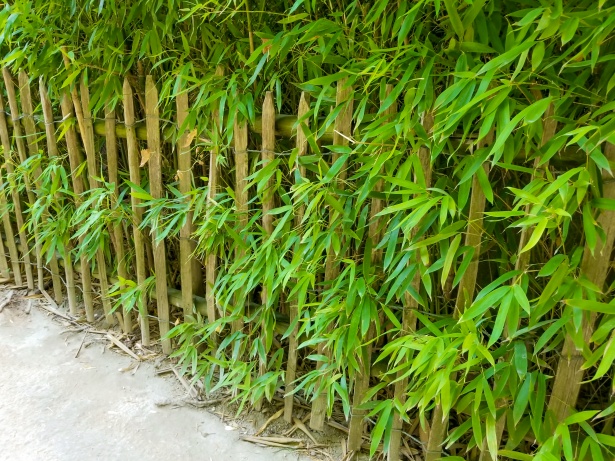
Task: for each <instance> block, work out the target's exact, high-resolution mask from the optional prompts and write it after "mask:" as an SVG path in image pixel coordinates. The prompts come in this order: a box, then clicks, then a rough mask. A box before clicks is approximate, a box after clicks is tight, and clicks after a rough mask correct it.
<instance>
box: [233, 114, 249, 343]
mask: <svg viewBox="0 0 615 461" xmlns="http://www.w3.org/2000/svg"><path fill="white" fill-rule="evenodd" d="M238 116H239V114H238V113H237V114H235V124H234V127H233V146H234V148H235V175H236V180H237V184H242V186H241V187H242V190H239V187H237V188H236V192H235V197H236V199H237V202H236V203H237V206H238V208H237V210H238V214H239V209H240V208H241V213H240V214H239V220H240V223H241V226H242V227H244V228H245V227H246V226H247V225H248V214H247V207H246V203H247V191H245V177H246V176H247V174H248V124H247V122H245V121H243V122H238V121H237V117H238ZM244 254H245V251H244V249H243V248H242V247H241V246H239V245H238V246H237V247H236V248H235V255H236V259H237V260H240V259H241V258H243V257H244ZM235 304H236V306H237V307H238V308H239V318H238V319H237V320H235V321H233V324H232V329H233V332H237V331H242V330H243V317H244V314H245V302H243V301H242V300H240V299H237V300H236V303H235Z"/></svg>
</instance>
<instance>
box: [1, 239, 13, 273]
mask: <svg viewBox="0 0 615 461" xmlns="http://www.w3.org/2000/svg"><path fill="white" fill-rule="evenodd" d="M0 275H1V276H2V278H4V279H8V278H10V277H11V271H10V270H9V262H8V259H7V258H6V250H5V249H4V239H2V238H0Z"/></svg>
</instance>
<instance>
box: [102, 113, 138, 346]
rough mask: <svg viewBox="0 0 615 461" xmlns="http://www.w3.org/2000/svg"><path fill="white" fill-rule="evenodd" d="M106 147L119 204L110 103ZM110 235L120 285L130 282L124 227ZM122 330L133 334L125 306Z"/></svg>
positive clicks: (114, 139) (130, 319)
mask: <svg viewBox="0 0 615 461" xmlns="http://www.w3.org/2000/svg"><path fill="white" fill-rule="evenodd" d="M105 126H106V134H105V147H106V151H107V171H108V172H109V183H111V184H114V188H113V201H114V202H115V203H118V202H119V187H120V183H119V180H118V171H117V164H118V160H117V137H116V135H115V109H114V108H113V107H112V106H111V103H110V102H107V104H106V105H105ZM109 235H113V244H114V245H115V252H116V258H115V260H116V261H117V275H118V276H119V277H120V283H123V282H121V281H122V280H128V269H127V268H126V251H125V249H124V232H123V231H122V226H120V225H116V226H112V229H109ZM121 324H122V328H123V330H124V333H126V334H129V333H132V329H133V326H132V312H130V310H129V309H128V308H127V307H126V306H125V305H124V306H122V322H121Z"/></svg>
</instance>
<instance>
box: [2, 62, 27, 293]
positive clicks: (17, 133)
mask: <svg viewBox="0 0 615 461" xmlns="http://www.w3.org/2000/svg"><path fill="white" fill-rule="evenodd" d="M2 76H3V78H4V82H5V85H6V91H7V96H8V100H9V106H10V109H11V119H12V121H13V134H14V138H15V143H16V145H17V150H18V154H19V162H20V163H23V162H24V161H25V160H26V152H25V147H24V144H23V135H22V132H21V126H20V124H19V109H18V108H17V100H16V98H15V88H14V86H13V80H12V77H11V75H10V74H9V72H8V70H7V69H6V68H2ZM1 110H2V112H3V113H2V119H3V125H4V126H3V127H2V129H3V130H4V132H5V133H4V134H5V135H6V140H4V139H3V141H2V144H3V146H4V151H5V152H6V155H7V158H6V160H7V162H6V169H7V171H8V173H9V177H10V175H12V174H13V171H14V169H13V159H12V156H11V142H10V136H9V132H8V127H7V125H6V118H5V116H4V112H5V108H4V104H3V107H2V108H1ZM9 157H11V158H9ZM24 183H25V184H26V190H27V192H28V201H29V202H30V203H34V200H33V198H34V195H33V194H32V191H31V187H30V181H29V179H28V178H27V177H24ZM10 187H11V191H14V193H12V197H13V202H14V205H15V207H16V208H15V217H16V219H17V227H18V229H19V240H20V241H21V245H22V248H23V259H24V266H25V269H26V283H27V285H28V289H30V290H33V289H34V275H33V273H32V263H31V262H30V250H29V247H28V239H27V237H26V234H25V230H24V219H23V213H22V209H21V202H20V199H19V194H18V193H17V188H16V186H15V184H10ZM17 207H18V208H19V210H17Z"/></svg>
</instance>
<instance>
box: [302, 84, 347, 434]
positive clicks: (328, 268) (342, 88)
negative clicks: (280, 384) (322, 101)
mask: <svg viewBox="0 0 615 461" xmlns="http://www.w3.org/2000/svg"><path fill="white" fill-rule="evenodd" d="M352 94H353V92H352V88H351V87H350V86H347V79H346V78H343V79H341V80H339V81H338V83H337V94H336V97H335V102H336V104H337V105H338V106H339V105H341V104H344V108H343V109H342V111H341V112H340V113H339V115H338V116H337V118H336V119H335V123H334V135H333V144H334V145H336V146H347V145H348V139H349V137H350V133H351V129H352V106H353V104H352ZM339 157H340V154H339V153H337V152H336V153H334V154H333V156H332V159H331V164H334V163H335V162H336V161H337V160H338V159H339ZM345 180H346V168H345V166H343V167H342V169H341V171H340V173H339V174H338V179H337V187H338V188H340V189H343V188H344V181H345ZM327 208H328V210H329V227H330V228H335V229H336V232H337V233H338V236H339V237H340V240H341V231H340V229H339V224H337V223H336V221H337V220H338V219H339V217H338V216H337V212H335V210H333V209H332V208H331V207H327ZM342 257H343V255H336V254H335V252H334V250H333V246H332V245H330V246H329V248H327V257H326V261H325V283H326V282H329V281H331V280H334V279H336V278H337V276H338V275H339V265H338V263H337V259H338V258H340V259H341V258H342ZM318 353H319V354H320V355H325V356H326V357H327V358H330V357H331V351H330V350H328V349H326V347H325V344H324V342H321V343H320V344H319V345H318ZM322 366H323V364H322V363H320V362H319V363H318V364H317V367H318V368H321V367H322ZM321 387H322V386H321ZM327 400H328V399H327V390H326V389H323V390H322V391H321V393H320V395H318V396H317V397H316V398H315V400H314V402H313V403H312V416H311V418H310V427H311V428H312V429H316V430H322V429H323V427H324V424H325V413H326V411H327Z"/></svg>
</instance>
